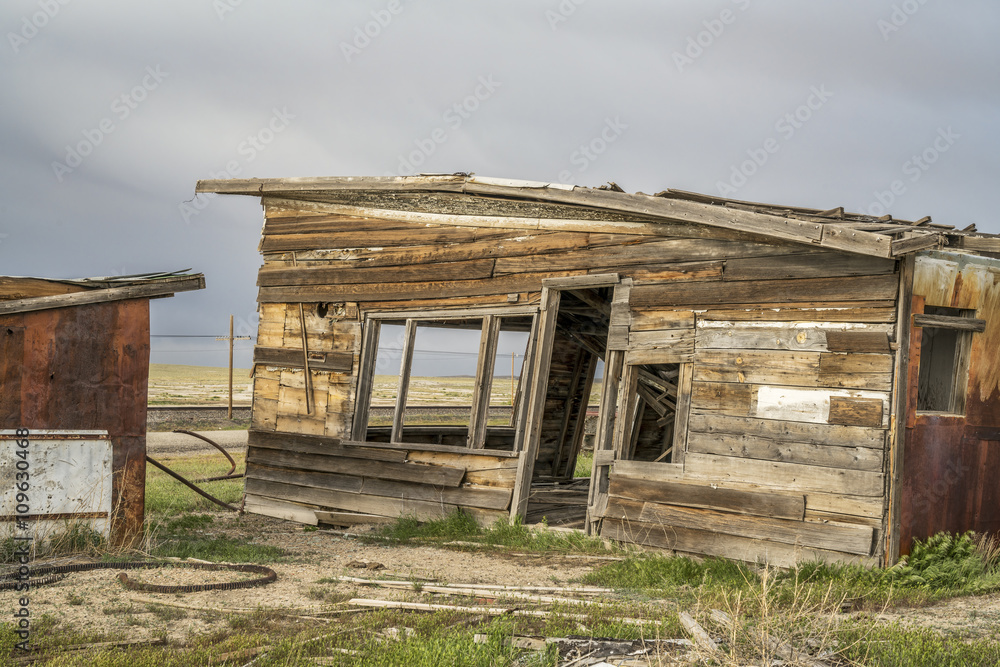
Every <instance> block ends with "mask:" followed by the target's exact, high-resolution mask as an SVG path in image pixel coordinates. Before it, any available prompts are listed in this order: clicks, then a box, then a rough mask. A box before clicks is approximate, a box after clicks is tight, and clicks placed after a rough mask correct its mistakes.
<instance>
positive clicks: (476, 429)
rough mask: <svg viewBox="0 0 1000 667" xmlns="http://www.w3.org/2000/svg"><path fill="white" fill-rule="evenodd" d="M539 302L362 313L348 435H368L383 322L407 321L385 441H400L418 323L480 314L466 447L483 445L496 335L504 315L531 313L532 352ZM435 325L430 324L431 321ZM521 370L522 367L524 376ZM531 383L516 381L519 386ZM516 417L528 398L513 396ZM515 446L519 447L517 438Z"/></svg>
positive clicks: (528, 352)
mask: <svg viewBox="0 0 1000 667" xmlns="http://www.w3.org/2000/svg"><path fill="white" fill-rule="evenodd" d="M537 313H538V307H537V306H521V307H511V308H503V309H497V308H491V309H474V308H471V309H461V310H441V311H384V312H383V311H379V312H368V313H365V314H364V325H363V326H364V329H363V334H362V343H361V356H360V361H359V372H358V386H357V390H356V396H355V410H354V419H353V423H352V428H351V440H352V441H355V442H364V441H366V440H367V437H368V413H369V410H370V408H371V398H372V391H373V388H374V387H373V385H374V377H375V364H376V359H377V355H378V345H379V337H380V332H381V326H382V324H383V322H386V321H389V322H397V323H398V322H405V331H404V336H403V349H402V359H401V362H400V370H399V384H398V387H397V392H396V404H395V407H394V409H393V417H392V428H391V430H390V436H389V441H390V442H391V443H399V442H403V436H404V431H403V422H404V415H405V411H406V398H407V393H408V391H409V384H410V371H411V370H412V366H413V347H414V340H415V338H416V332H417V327H418V326H420V325H421V323H427V324H430V323H432V322H440V321H442V320H455V321H469V320H477V319H479V320H481V321H482V324H481V329H480V341H479V354H478V356H477V359H476V382H475V385H474V387H475V389H474V391H473V398H472V411H471V414H470V419H469V426H468V431H467V436H466V447H467V448H469V449H483V448H484V447H485V446H486V436H487V425H488V422H489V401H490V390H491V388H492V379H493V369H494V366H495V363H496V350H497V343H498V341H499V336H500V331H501V328H502V320H503V319H506V318H511V317H529V316H530V317H533V319H532V328H531V333H530V334H529V338H528V347H527V350H526V353H525V354H526V363H527V361H528V358H527V357H530V355H531V351H532V348H533V345H534V339H535V332H536V327H537V319H538V318H537ZM430 325H431V326H433V325H432V324H430ZM523 375H524V372H523V371H522V376H523ZM526 386H529V385H527V384H525V383H524V382H523V378H522V381H521V382H519V388H518V392H519V393H520V392H521V391H522V389H521V387H526ZM516 403H517V405H515V413H514V416H515V420H514V421H516V422H517V423H519V424H520V423H522V413H523V412H524V406H525V403H526V401H523V400H520V401H516ZM514 451H519V445H518V443H517V442H515V445H514Z"/></svg>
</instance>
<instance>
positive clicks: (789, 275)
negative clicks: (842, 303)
mask: <svg viewBox="0 0 1000 667" xmlns="http://www.w3.org/2000/svg"><path fill="white" fill-rule="evenodd" d="M895 270H896V262H895V261H894V260H891V259H883V258H881V257H866V256H864V255H848V254H845V253H842V252H822V253H809V254H802V255H785V256H783V257H774V258H767V259H762V258H759V257H737V258H734V259H729V260H727V261H726V271H725V276H724V279H725V280H786V279H795V278H819V277H830V278H832V277H834V276H866V275H877V274H882V273H893V272H894V271H895Z"/></svg>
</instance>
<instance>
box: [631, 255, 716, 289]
mask: <svg viewBox="0 0 1000 667" xmlns="http://www.w3.org/2000/svg"><path fill="white" fill-rule="evenodd" d="M724 266H725V261H724V260H714V261H706V262H682V263H677V264H659V263H650V264H644V265H639V266H625V267H622V268H621V274H622V275H623V276H628V277H630V278H632V280H633V281H635V284H636V285H642V284H647V283H662V282H666V281H675V280H722V271H723V267H724Z"/></svg>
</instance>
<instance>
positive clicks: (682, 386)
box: [671, 364, 694, 464]
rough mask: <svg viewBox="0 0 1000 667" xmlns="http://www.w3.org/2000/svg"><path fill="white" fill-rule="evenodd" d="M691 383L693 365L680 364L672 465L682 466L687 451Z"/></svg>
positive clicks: (692, 381) (692, 380) (692, 379)
mask: <svg viewBox="0 0 1000 667" xmlns="http://www.w3.org/2000/svg"><path fill="white" fill-rule="evenodd" d="M693 383H694V366H693V364H681V366H680V376H679V377H678V378H677V404H676V408H675V410H674V442H673V448H674V450H673V454H672V457H671V460H672V461H673V462H674V463H680V464H683V463H684V456H685V454H686V452H687V450H688V438H689V437H690V434H689V432H688V431H689V429H690V419H691V394H692V386H693Z"/></svg>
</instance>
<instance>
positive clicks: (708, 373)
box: [694, 349, 892, 391]
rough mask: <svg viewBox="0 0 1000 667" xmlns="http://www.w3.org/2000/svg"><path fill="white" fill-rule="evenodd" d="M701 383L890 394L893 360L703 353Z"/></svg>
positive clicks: (698, 362)
mask: <svg viewBox="0 0 1000 667" xmlns="http://www.w3.org/2000/svg"><path fill="white" fill-rule="evenodd" d="M694 361H695V366H694V379H695V381H698V382H738V383H750V384H763V385H782V386H795V387H830V388H841V387H843V388H849V389H869V390H875V391H889V390H890V389H891V388H892V356H891V355H888V354H842V353H832V352H805V351H787V350H767V351H762V350H701V349H699V350H698V352H697V353H696V354H695V359H694Z"/></svg>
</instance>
